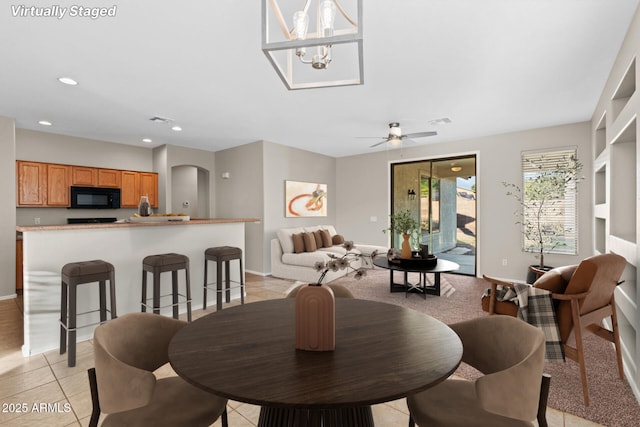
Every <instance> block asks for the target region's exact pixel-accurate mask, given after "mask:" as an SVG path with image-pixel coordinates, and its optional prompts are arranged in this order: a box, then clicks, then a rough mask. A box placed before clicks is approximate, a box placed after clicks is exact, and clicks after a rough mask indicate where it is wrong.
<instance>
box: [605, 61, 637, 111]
mask: <svg viewBox="0 0 640 427" xmlns="http://www.w3.org/2000/svg"><path fill="white" fill-rule="evenodd" d="M635 91H636V59H635V58H633V60H632V61H631V64H630V65H629V67H628V68H627V71H626V72H625V73H624V76H623V77H622V80H620V84H619V85H618V88H617V89H616V91H615V92H614V94H613V97H612V98H611V110H612V113H613V120H614V121H615V120H616V119H617V118H618V115H619V114H620V113H621V112H622V110H624V107H626V105H627V103H628V102H629V99H630V98H631V97H632V96H633V94H634V93H635Z"/></svg>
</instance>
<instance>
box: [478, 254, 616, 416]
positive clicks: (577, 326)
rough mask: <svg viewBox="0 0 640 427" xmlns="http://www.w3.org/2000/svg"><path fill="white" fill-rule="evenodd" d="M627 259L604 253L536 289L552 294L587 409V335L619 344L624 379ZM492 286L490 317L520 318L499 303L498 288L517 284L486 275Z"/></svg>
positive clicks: (556, 273) (553, 274)
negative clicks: (621, 294)
mask: <svg viewBox="0 0 640 427" xmlns="http://www.w3.org/2000/svg"><path fill="white" fill-rule="evenodd" d="M625 266H626V260H625V259H624V258H623V257H622V256H620V255H617V254H612V253H609V254H601V255H594V256H592V257H589V258H586V259H584V260H582V262H580V264H579V265H572V266H566V267H558V268H555V269H552V270H549V271H548V272H546V273H544V274H542V275H541V276H540V277H539V278H538V279H537V280H536V281H535V282H534V284H533V286H534V287H537V288H542V289H546V290H548V291H550V292H551V295H552V298H553V300H554V308H555V313H556V318H557V322H558V329H559V332H560V340H561V342H562V348H563V351H564V355H565V357H567V358H569V359H571V360H573V361H574V362H577V363H578V365H579V368H580V377H581V380H582V393H583V399H584V404H585V406H587V405H589V391H588V387H587V373H586V368H585V363H584V344H583V342H582V336H583V334H584V333H592V334H594V335H596V336H599V337H600V338H604V339H606V340H607V341H610V342H612V343H613V344H614V345H615V349H616V357H617V362H618V374H619V375H620V378H623V377H624V369H623V366H622V353H621V349H620V333H619V330H618V318H617V315H616V304H615V296H614V291H615V289H616V286H617V285H619V284H620V283H622V282H621V281H620V277H621V276H622V273H623V271H624V269H625ZM483 277H484V279H485V280H487V281H488V282H489V283H490V284H491V291H490V293H489V296H486V297H484V298H483V301H482V307H483V309H484V310H485V311H488V312H489V314H507V315H511V316H516V315H517V307H516V305H515V304H514V303H512V302H509V301H497V300H496V289H497V285H503V286H510V287H512V286H513V284H511V283H509V282H505V281H503V280H499V279H495V278H491V277H488V276H483ZM607 317H611V326H612V328H611V330H608V329H605V328H604V327H602V325H601V324H602V320H603V319H605V318H607Z"/></svg>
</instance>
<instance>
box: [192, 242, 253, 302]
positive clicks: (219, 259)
mask: <svg viewBox="0 0 640 427" xmlns="http://www.w3.org/2000/svg"><path fill="white" fill-rule="evenodd" d="M236 259H237V260H238V261H239V263H240V281H239V282H238V281H236V280H231V274H230V273H231V272H230V270H229V262H230V261H233V260H236ZM209 261H213V262H215V263H216V281H215V282H213V283H207V265H208V264H209ZM223 262H224V273H225V283H224V287H222V263H223ZM231 283H236V284H237V285H236V286H231ZM214 285H215V289H216V309H217V310H222V293H223V292H224V293H225V299H226V302H230V301H231V289H236V288H240V302H241V303H242V304H244V273H243V271H242V249H240V248H235V247H232V246H218V247H215V248H209V249H207V250H205V251H204V298H203V302H202V309H203V310H205V309H206V308H207V289H208V288H209V287H211V288H213V286H214Z"/></svg>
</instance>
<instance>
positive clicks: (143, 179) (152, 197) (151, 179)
mask: <svg viewBox="0 0 640 427" xmlns="http://www.w3.org/2000/svg"><path fill="white" fill-rule="evenodd" d="M140 195H141V196H149V204H150V205H151V207H152V208H157V207H158V174H157V173H153V172H140Z"/></svg>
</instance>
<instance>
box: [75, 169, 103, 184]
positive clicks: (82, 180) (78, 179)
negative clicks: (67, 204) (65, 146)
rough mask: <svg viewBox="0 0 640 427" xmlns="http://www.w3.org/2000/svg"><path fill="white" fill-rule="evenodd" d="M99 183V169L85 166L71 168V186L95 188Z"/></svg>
mask: <svg viewBox="0 0 640 427" xmlns="http://www.w3.org/2000/svg"><path fill="white" fill-rule="evenodd" d="M97 183H98V169H97V168H89V167H85V166H72V167H71V185H78V186H83V187H93V186H95V185H96V184H97Z"/></svg>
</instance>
